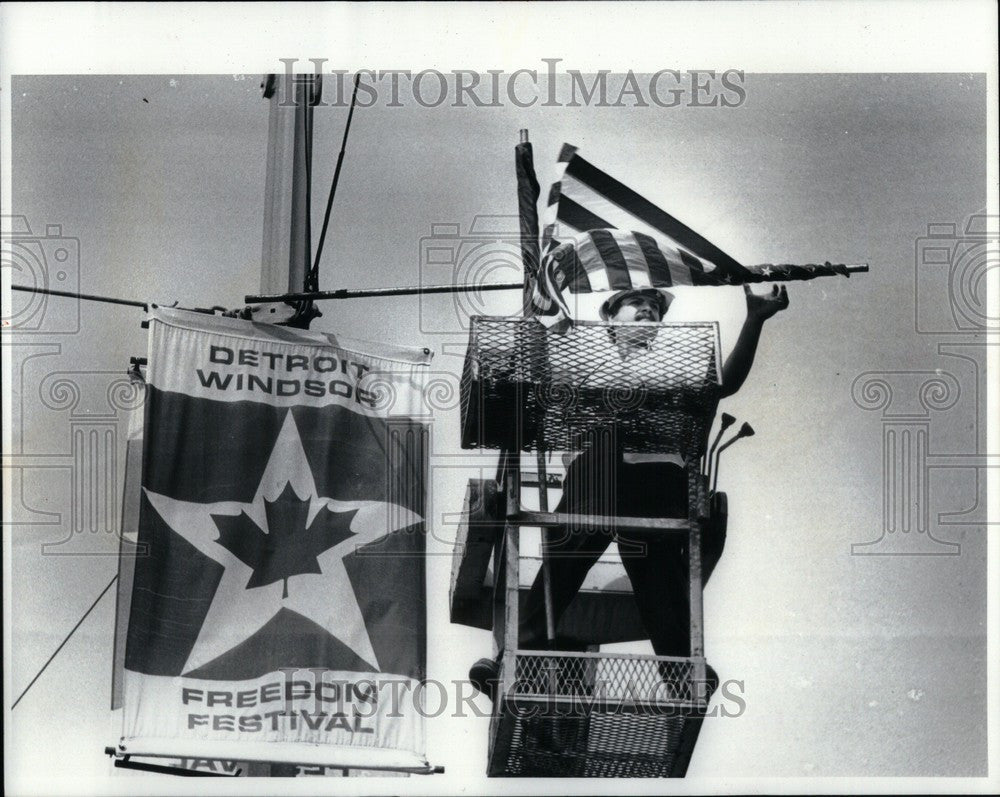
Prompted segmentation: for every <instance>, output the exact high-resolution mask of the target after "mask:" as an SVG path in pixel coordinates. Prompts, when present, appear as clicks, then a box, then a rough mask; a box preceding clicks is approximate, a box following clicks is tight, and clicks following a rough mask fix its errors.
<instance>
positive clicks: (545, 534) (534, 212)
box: [514, 128, 556, 647]
mask: <svg viewBox="0 0 1000 797" xmlns="http://www.w3.org/2000/svg"><path fill="white" fill-rule="evenodd" d="M514 167H515V170H516V172H517V215H518V220H519V222H520V229H521V263H522V264H523V267H524V282H523V285H522V293H521V298H522V302H523V304H522V307H523V314H524V315H526V316H530V315H534V305H533V304H532V302H531V291H532V285H533V284H534V281H535V280H536V279H537V277H538V265H539V261H540V259H541V258H540V255H541V247H540V245H539V229H538V197H539V194H541V188H540V186H539V185H538V178H537V177H536V176H535V155H534V150H533V148H532V146H531V142H530V141H529V140H528V131H527V129H526V128H521V130H520V132H519V134H518V143H517V146H516V147H514ZM518 411H520V410H518ZM544 447H545V441H544V440H543V439H541V437H539V440H538V445H537V446H536V448H535V462H536V466H537V468H538V506H539V511H541V512H548V511H549V490H548V475H547V474H546V468H545V450H544ZM548 548H549V530H548V529H546V528H543V529H542V587H543V590H544V595H545V635H546V637H547V639H548V642H549V646H550V647H552V645H553V644H554V643H555V639H556V616H555V608H554V606H553V602H552V563H551V561H550V560H549V554H548Z"/></svg>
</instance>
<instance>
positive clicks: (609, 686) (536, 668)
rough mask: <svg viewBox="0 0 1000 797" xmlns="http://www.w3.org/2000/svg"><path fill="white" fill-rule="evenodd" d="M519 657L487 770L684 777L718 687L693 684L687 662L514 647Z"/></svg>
mask: <svg viewBox="0 0 1000 797" xmlns="http://www.w3.org/2000/svg"><path fill="white" fill-rule="evenodd" d="M515 661H516V664H515V671H516V672H515V676H516V677H515V679H514V683H513V685H512V686H511V687H510V688H508V689H507V690H506V691H505V694H504V696H503V697H502V698H501V699H500V700H498V702H497V705H496V709H495V713H494V716H493V720H492V725H491V733H490V738H491V748H490V760H489V774H490V775H493V776H506V777H518V776H523V777H545V776H552V777H677V776H683V774H684V772H685V770H686V768H687V761H688V758H689V757H690V753H691V750H692V749H693V747H694V742H695V739H696V738H697V734H698V731H699V729H700V725H701V721H702V718H703V716H704V714H705V710H706V709H707V706H708V700H709V699H710V697H711V693H710V690H711V689H712V688H713V685H709V684H697V683H695V682H694V680H693V677H692V673H693V663H692V662H691V661H690V660H688V659H674V658H667V657H652V656H642V657H639V656H634V657H626V656H614V655H608V654H560V653H554V654H552V655H539V654H521V653H518V654H517V656H516V659H515ZM504 675H505V673H501V679H502V680H501V682H502V683H503V684H504V685H505V686H507V685H508V681H507V679H506V678H504Z"/></svg>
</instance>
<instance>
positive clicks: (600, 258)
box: [529, 144, 868, 327]
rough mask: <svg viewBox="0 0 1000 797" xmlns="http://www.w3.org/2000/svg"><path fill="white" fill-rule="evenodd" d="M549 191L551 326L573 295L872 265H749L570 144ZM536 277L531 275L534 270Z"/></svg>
mask: <svg viewBox="0 0 1000 797" xmlns="http://www.w3.org/2000/svg"><path fill="white" fill-rule="evenodd" d="M559 160H560V162H561V163H564V164H565V171H564V173H563V175H562V178H561V179H560V180H559V181H557V182H556V183H554V184H553V185H552V188H551V190H550V192H549V208H548V211H547V214H546V215H547V218H548V223H547V224H546V226H545V229H544V233H543V236H542V244H543V247H544V255H543V256H542V262H541V264H540V267H539V269H538V273H537V275H536V276H535V277H534V279H533V280H531V282H532V286H531V290H530V295H531V304H532V305H533V309H534V311H535V313H536V314H537V315H538V317H539V320H540V321H542V323H544V324H545V325H546V326H549V327H552V326H555V325H560V324H561V325H563V326H565V325H566V323H567V322H568V321H571V320H573V318H574V314H573V312H572V309H571V301H570V299H571V297H570V294H580V293H591V292H607V291H611V292H617V291H621V290H628V289H630V288H649V287H653V288H670V287H673V286H678V285H694V286H699V285H739V284H744V283H752V282H781V281H786V280H807V279H813V278H815V277H821V276H830V275H835V274H841V275H843V276H845V277H846V276H850V274H851V273H852V272H857V271H867V270H868V266H867V265H840V264H831V263H823V264H806V265H791V264H763V265H759V266H744V265H742V264H741V263H739V262H738V261H736V260H735V259H734V258H732V257H731V256H730V255H728V254H726V253H725V252H723V251H722V250H721V249H719V248H718V247H717V246H715V245H714V244H712V243H711V241H709V240H708V239H706V238H704V237H703V236H701V235H700V234H698V233H697V232H695V231H694V230H692V229H691V228H690V227H688V226H687V225H685V224H684V223H683V222H681V221H679V220H678V219H676V218H674V217H673V216H671V215H670V214H669V213H667V212H666V211H664V210H662V209H661V208H659V207H657V206H656V205H654V204H653V203H652V202H650V201H649V200H648V199H646V198H645V197H643V196H642V195H640V194H638V193H636V192H635V191H633V190H632V189H631V188H629V187H628V186H626V185H624V184H623V183H621V182H619V181H618V180H616V179H615V178H613V177H611V176H610V175H608V174H607V173H605V172H603V171H601V170H600V169H598V168H597V167H595V166H593V165H592V164H591V163H589V162H587V161H586V160H584V159H583V158H581V157H580V156H579V155H578V154H577V152H576V148H575V147H572V146H570V145H568V144H566V145H563V149H562V152H561V153H560V156H559ZM529 279H530V277H529Z"/></svg>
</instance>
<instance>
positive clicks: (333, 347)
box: [119, 311, 430, 770]
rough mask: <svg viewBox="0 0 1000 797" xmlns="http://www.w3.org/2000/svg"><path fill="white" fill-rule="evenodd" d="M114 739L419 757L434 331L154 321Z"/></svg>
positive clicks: (156, 745)
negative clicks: (343, 334)
mask: <svg viewBox="0 0 1000 797" xmlns="http://www.w3.org/2000/svg"><path fill="white" fill-rule="evenodd" d="M149 340H150V348H149V358H148V360H149V365H148V372H147V387H146V413H145V430H144V441H143V469H142V487H141V498H140V505H139V532H138V540H137V542H138V548H139V550H140V551H143V550H145V551H146V554H145V555H140V556H139V557H138V558H137V559H136V562H135V574H134V578H133V587H132V599H131V607H130V613H129V624H128V633H127V640H126V645H125V661H124V688H123V695H124V699H123V728H122V738H121V741H120V743H119V753H121V754H128V755H135V756H144V755H145V756H167V757H173V758H178V757H184V758H195V759H209V758H213V759H231V760H241V761H273V762H285V763H295V764H306V765H316V766H336V767H345V768H347V767H356V768H363V767H373V768H398V769H410V770H423V769H426V768H427V763H426V760H425V758H424V722H423V706H422V697H423V694H422V683H423V679H424V666H425V659H426V655H425V636H426V634H425V620H426V605H425V585H424V557H423V553H424V521H423V516H424V478H425V471H426V464H425V459H426V439H427V428H428V421H429V418H428V417H427V414H426V413H425V411H424V406H423V390H422V388H423V380H424V372H425V371H426V368H425V366H426V365H427V363H428V362H429V359H430V354H429V352H427V351H426V350H423V349H410V348H397V347H388V346H381V345H376V344H372V343H361V342H357V341H350V340H347V339H344V338H338V337H334V336H332V335H324V334H321V333H316V332H308V331H299V330H292V329H287V328H283V327H274V326H270V325H264V324H254V323H251V322H246V321H239V320H236V319H229V318H220V317H215V316H208V315H202V314H196V313H187V312H181V311H158V312H157V313H156V314H155V315H154V317H153V320H152V321H151V323H150V330H149Z"/></svg>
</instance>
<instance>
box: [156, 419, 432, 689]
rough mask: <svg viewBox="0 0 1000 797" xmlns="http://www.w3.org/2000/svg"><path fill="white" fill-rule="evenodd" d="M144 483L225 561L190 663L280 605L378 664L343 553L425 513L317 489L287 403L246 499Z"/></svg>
mask: <svg viewBox="0 0 1000 797" xmlns="http://www.w3.org/2000/svg"><path fill="white" fill-rule="evenodd" d="M145 492H146V496H147V497H148V499H149V501H150V503H151V504H152V506H153V508H154V509H155V510H156V511H157V512H158V513H159V514H160V516H161V517H162V518H163V520H164V521H165V522H166V523H167V524H168V525H169V526H170V527H171V529H173V531H175V532H176V533H177V534H179V535H181V536H182V537H183V538H184V539H185V540H187V541H188V542H189V543H191V544H192V545H193V546H194V547H196V548H197V549H198V550H199V551H201V553H203V554H205V555H206V556H208V557H210V558H211V559H214V560H215V561H216V562H218V563H219V564H220V565H222V566H223V567H224V568H225V571H224V573H223V576H222V579H221V580H220V582H219V586H218V588H217V589H216V592H215V595H214V597H213V599H212V605H211V607H210V608H209V610H208V614H207V615H206V617H205V622H204V623H203V624H202V627H201V630H200V632H199V634H198V639H197V641H196V642H195V644H194V647H193V648H192V650H191V654H190V655H189V656H188V659H187V662H186V663H185V666H184V671H185V672H190V671H193V670H197V669H198V668H199V667H201V666H203V665H205V664H208V663H209V662H211V661H213V660H215V659H216V658H217V657H219V656H221V655H223V654H224V653H226V652H227V651H229V650H231V649H232V648H234V647H236V646H237V645H239V644H240V643H241V642H243V641H244V640H246V639H248V638H249V637H250V636H252V635H253V634H254V633H255V632H256V631H258V630H260V629H261V628H262V627H263V626H264V625H266V624H267V623H268V622H269V621H270V620H271V619H272V618H273V617H274V616H275V615H276V614H278V612H279V611H281V610H282V609H286V610H291V611H293V612H296V613H298V614H299V615H302V616H303V617H306V618H308V619H309V620H312V621H313V622H314V623H316V624H317V625H319V626H321V627H322V628H324V629H325V630H326V631H328V632H329V633H330V634H331V635H332V636H333V637H335V638H336V639H338V640H339V641H340V642H342V643H343V644H344V645H346V646H347V647H349V648H350V649H351V650H353V651H354V653H355V654H356V655H357V656H358V657H359V658H360V659H362V660H363V661H364V662H365V663H366V664H369V665H371V668H372V671H373V672H379V671H380V667H379V662H378V658H377V656H376V655H375V651H374V648H373V647H372V642H371V638H370V637H369V634H368V629H367V627H366V625H365V619H364V616H363V614H362V612H361V608H360V606H359V605H358V599H357V596H356V595H355V593H354V589H353V587H352V586H351V581H350V579H349V577H348V575H347V570H346V568H345V566H344V557H345V556H347V555H348V554H351V553H353V552H354V551H356V550H357V549H358V548H360V547H362V546H365V545H368V544H370V543H373V542H375V541H377V540H379V539H380V538H382V537H384V536H386V535H387V534H390V533H391V532H393V531H397V530H398V529H402V528H406V527H407V526H410V525H413V524H414V523H417V522H419V521H420V520H421V518H420V516H419V515H417V514H416V513H415V512H412V511H410V510H408V509H406V508H405V507H401V506H394V505H390V504H388V503H385V502H382V501H338V500H335V499H332V498H326V497H321V496H319V495H318V494H317V489H316V485H315V480H314V478H313V474H312V471H311V469H310V467H309V462H308V460H307V458H306V455H305V451H304V449H303V447H302V440H301V438H300V437H299V431H298V428H297V427H296V425H295V419H294V417H293V416H292V413H291V411H289V412H288V414H287V415H286V416H285V420H284V423H283V424H282V427H281V432H280V433H279V435H278V437H277V439H276V441H275V444H274V448H273V449H272V451H271V454H270V456H269V458H268V462H267V466H266V467H265V469H264V473H263V476H262V477H261V481H260V484H259V485H258V487H257V490H256V493H255V495H254V498H253V500H252V501H251V502H250V503H248V504H244V503H241V502H238V501H220V502H215V503H208V504H199V503H192V502H189V501H179V500H176V499H173V498H169V497H168V496H165V495H160V494H157V493H153V492H150V491H148V490H146V491H145Z"/></svg>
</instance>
